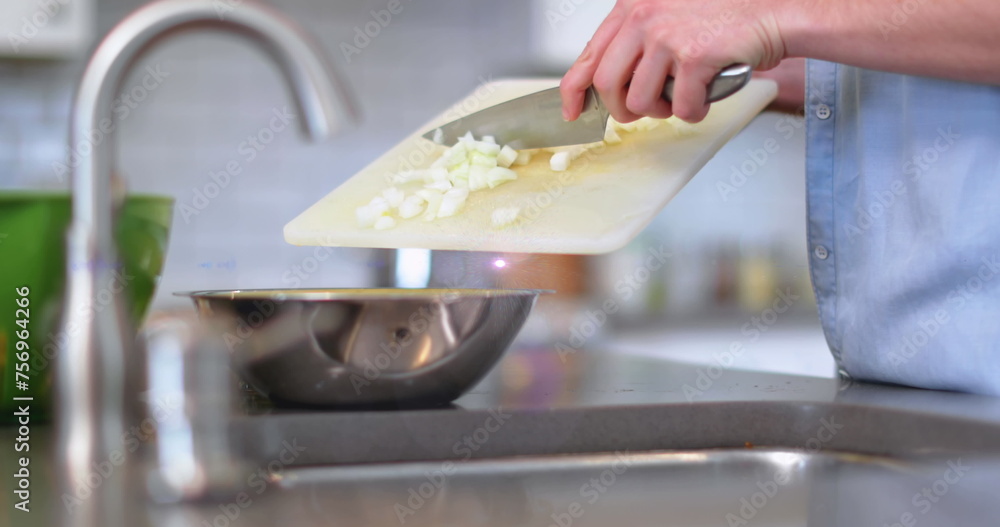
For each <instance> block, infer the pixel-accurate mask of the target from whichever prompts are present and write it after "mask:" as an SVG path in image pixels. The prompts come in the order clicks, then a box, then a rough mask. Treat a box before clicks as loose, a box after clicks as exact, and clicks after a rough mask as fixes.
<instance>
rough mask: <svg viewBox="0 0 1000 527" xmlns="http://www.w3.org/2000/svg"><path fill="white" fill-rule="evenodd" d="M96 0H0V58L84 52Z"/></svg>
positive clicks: (68, 55) (69, 55)
mask: <svg viewBox="0 0 1000 527" xmlns="http://www.w3.org/2000/svg"><path fill="white" fill-rule="evenodd" d="M95 4H96V2H95V0H0V37H2V38H0V58H24V59H38V58H43V59H61V58H67V59H68V58H74V57H78V56H83V55H84V54H85V53H87V52H88V51H89V48H90V41H91V37H92V36H93V33H94V27H93V26H94V15H95V11H96V5H95Z"/></svg>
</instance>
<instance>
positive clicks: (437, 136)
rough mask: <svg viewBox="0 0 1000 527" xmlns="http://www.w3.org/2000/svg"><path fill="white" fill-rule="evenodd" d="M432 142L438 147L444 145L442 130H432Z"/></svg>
mask: <svg viewBox="0 0 1000 527" xmlns="http://www.w3.org/2000/svg"><path fill="white" fill-rule="evenodd" d="M433 141H434V142H435V143H437V144H439V145H443V144H444V130H442V129H440V128H438V129H436V130H434V139H433Z"/></svg>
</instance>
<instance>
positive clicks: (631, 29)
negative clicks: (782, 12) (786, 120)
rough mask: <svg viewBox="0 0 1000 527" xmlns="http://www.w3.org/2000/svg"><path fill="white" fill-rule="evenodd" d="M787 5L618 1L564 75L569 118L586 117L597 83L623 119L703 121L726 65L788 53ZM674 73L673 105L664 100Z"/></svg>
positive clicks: (777, 0)
mask: <svg viewBox="0 0 1000 527" xmlns="http://www.w3.org/2000/svg"><path fill="white" fill-rule="evenodd" d="M793 1H794V0H793ZM783 3H784V0H770V1H760V0H754V1H751V0H694V1H691V0H688V1H680V0H618V3H617V4H616V5H615V7H614V9H612V11H611V13H610V14H609V15H608V17H607V19H606V20H605V21H604V23H603V24H602V25H601V27H600V28H599V29H598V30H597V33H595V34H594V38H593V39H592V40H591V41H590V43H589V44H587V47H586V49H584V51H583V54H582V55H581V56H580V58H579V59H577V61H576V63H575V64H574V65H573V67H572V68H570V70H569V72H567V73H566V76H565V77H564V78H563V80H562V84H561V91H562V97H563V116H564V117H565V118H566V119H568V120H575V119H576V118H577V117H579V116H580V111H581V109H582V108H583V99H584V95H585V93H586V91H587V88H589V87H590V86H591V85H593V86H594V87H595V88H596V89H597V92H598V93H599V94H600V96H601V100H603V101H604V104H605V105H606V106H607V107H608V110H609V111H610V112H611V115H612V116H613V117H614V118H615V119H616V120H617V121H619V122H631V121H635V120H636V119H639V118H640V117H643V116H651V117H657V118H667V117H670V116H671V115H676V116H677V117H679V118H681V119H683V120H685V121H688V122H692V123H694V122H699V121H701V120H702V119H704V118H705V115H706V114H707V113H708V105H707V104H705V99H706V93H707V91H708V84H709V83H710V82H711V81H712V78H713V77H715V75H716V74H717V73H718V72H719V71H720V70H722V69H723V68H725V67H726V66H729V65H731V64H736V63H742V64H749V65H751V66H753V68H754V69H758V70H766V69H770V68H773V67H775V66H777V65H778V63H779V62H781V60H782V59H784V58H785V57H786V49H785V43H784V41H783V39H782V35H781V28H780V25H779V23H778V17H777V16H776V15H777V14H776V12H775V7H774V6H776V5H779V4H783ZM668 76H672V77H674V79H675V83H674V92H673V103H669V102H667V101H666V100H664V99H663V98H662V93H663V86H664V83H665V82H666V79H667V77H668Z"/></svg>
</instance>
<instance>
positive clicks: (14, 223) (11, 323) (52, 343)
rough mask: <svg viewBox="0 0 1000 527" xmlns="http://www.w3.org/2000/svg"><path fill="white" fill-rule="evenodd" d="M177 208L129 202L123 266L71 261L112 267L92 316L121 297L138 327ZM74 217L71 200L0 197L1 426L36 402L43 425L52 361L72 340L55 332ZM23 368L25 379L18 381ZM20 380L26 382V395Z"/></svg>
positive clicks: (145, 200)
mask: <svg viewBox="0 0 1000 527" xmlns="http://www.w3.org/2000/svg"><path fill="white" fill-rule="evenodd" d="M173 205H174V200H173V198H170V197H165V196H143V195H135V196H129V197H127V198H126V199H125V205H124V207H123V208H122V211H121V213H120V214H119V219H118V222H117V230H116V233H115V235H116V238H117V242H118V259H119V261H118V262H70V265H71V266H72V267H73V268H76V269H79V268H81V267H85V266H107V267H110V268H113V275H114V278H113V282H112V283H111V284H109V285H108V287H107V288H106V291H105V290H102V293H104V294H103V296H102V295H100V294H99V295H98V299H97V301H96V302H95V303H94V306H93V309H94V310H95V311H97V310H99V309H104V308H105V307H106V306H107V302H109V301H110V300H109V298H110V296H109V295H112V294H115V295H121V298H122V300H124V302H125V306H126V308H127V312H128V314H129V317H130V318H131V322H132V324H133V325H134V326H135V327H136V328H138V326H139V324H141V322H142V320H143V318H144V317H145V315H146V310H147V308H148V307H149V303H150V302H151V301H152V299H153V293H154V291H155V289H156V283H157V282H158V281H159V279H160V273H161V272H162V270H163V262H164V259H165V256H166V251H167V240H168V238H169V231H170V223H171V220H172V216H173ZM71 217H72V206H71V201H70V196H69V194H66V193H43V192H15V191H8V192H0V266H2V271H0V423H8V424H9V423H12V422H14V421H13V415H12V414H13V411H14V410H15V409H14V406H13V405H14V402H15V401H14V400H13V398H14V397H32V398H33V400H32V406H31V412H32V413H31V417H32V419H35V418H36V417H42V418H45V417H46V416H47V414H48V413H49V411H50V409H51V396H52V379H53V374H54V368H53V365H52V363H53V359H54V358H55V357H56V355H57V353H58V351H59V349H60V347H61V343H62V342H65V340H66V339H71V338H73V335H63V334H62V333H61V331H60V329H59V327H58V324H59V317H60V315H61V312H62V308H63V303H64V302H63V293H64V289H65V285H66V267H67V262H66V231H67V229H68V227H69V224H70V218H71ZM25 287H26V288H27V292H28V297H27V298H28V307H27V309H23V310H21V309H20V307H19V306H18V301H20V302H21V304H24V303H25V302H24V301H23V300H20V299H21V298H22V297H21V296H20V294H19V292H24V289H23V288H25ZM23 320H27V322H26V323H25V322H23ZM24 324H26V325H27V328H26V329H27V331H28V334H27V339H24V340H25V342H26V343H27V347H28V354H29V355H28V359H29V360H28V361H27V364H28V365H27V366H24V365H23V361H20V360H18V356H17V353H19V351H21V350H23V349H24V346H25V345H24V344H21V345H18V344H17V342H18V341H20V340H21V339H20V338H19V337H20V336H25V335H24V333H23V330H24V329H25V328H23V327H22V325H24ZM19 333H20V334H19ZM18 346H20V348H21V350H19V349H18ZM21 358H23V354H22V355H21ZM18 368H21V372H20V373H22V374H25V375H27V380H25V378H24V376H18V375H17V373H18ZM25 368H27V372H25V371H23V370H24V369H25ZM19 381H24V382H27V386H28V389H27V390H24V389H22V386H23V385H19V384H18V382H19Z"/></svg>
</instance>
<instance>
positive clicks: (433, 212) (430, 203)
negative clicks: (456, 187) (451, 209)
mask: <svg viewBox="0 0 1000 527" xmlns="http://www.w3.org/2000/svg"><path fill="white" fill-rule="evenodd" d="M416 194H417V196H420V197H421V198H423V199H424V200H425V201H427V208H426V209H424V221H432V220H434V218H436V217H437V213H438V208H440V207H441V200H442V199H443V198H444V194H443V193H441V192H438V191H437V190H430V189H423V190H418V191H417V193H416Z"/></svg>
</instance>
